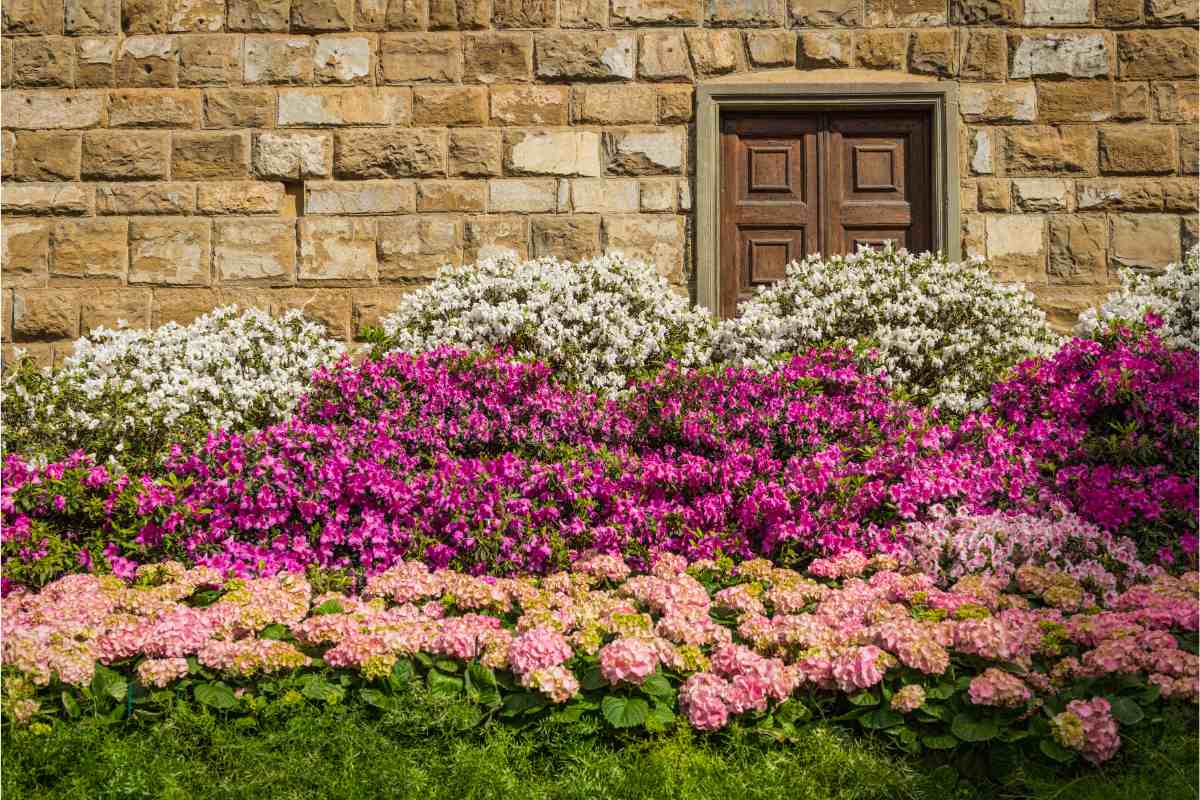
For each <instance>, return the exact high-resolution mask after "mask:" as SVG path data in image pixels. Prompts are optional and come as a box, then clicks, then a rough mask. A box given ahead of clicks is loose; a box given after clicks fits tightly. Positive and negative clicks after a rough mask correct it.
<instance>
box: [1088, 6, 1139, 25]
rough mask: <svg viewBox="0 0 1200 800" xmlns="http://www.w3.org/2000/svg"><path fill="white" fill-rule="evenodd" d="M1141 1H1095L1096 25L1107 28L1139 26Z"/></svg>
mask: <svg viewBox="0 0 1200 800" xmlns="http://www.w3.org/2000/svg"><path fill="white" fill-rule="evenodd" d="M1144 5H1145V3H1144V2H1143V0H1096V24H1097V25H1101V26H1104V27H1109V28H1118V27H1125V26H1129V25H1139V24H1141V22H1142V8H1143V6H1144Z"/></svg>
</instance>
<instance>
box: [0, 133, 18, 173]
mask: <svg viewBox="0 0 1200 800" xmlns="http://www.w3.org/2000/svg"><path fill="white" fill-rule="evenodd" d="M16 149H17V136H16V134H14V133H13V132H12V131H0V177H3V178H4V179H6V180H7V179H8V178H11V177H12V176H13V152H14V151H15V150H16Z"/></svg>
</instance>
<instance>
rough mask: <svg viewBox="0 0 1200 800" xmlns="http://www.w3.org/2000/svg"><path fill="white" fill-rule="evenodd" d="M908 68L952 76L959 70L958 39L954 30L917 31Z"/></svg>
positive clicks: (946, 76) (926, 73)
mask: <svg viewBox="0 0 1200 800" xmlns="http://www.w3.org/2000/svg"><path fill="white" fill-rule="evenodd" d="M908 69H909V71H910V72H916V73H920V74H924V75H938V76H941V77H944V78H948V77H951V76H953V75H955V74H956V73H957V72H958V39H957V36H956V34H955V32H954V31H949V30H935V31H916V32H915V33H914V34H913V41H912V52H911V54H910V55H909V59H908Z"/></svg>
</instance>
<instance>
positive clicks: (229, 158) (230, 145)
mask: <svg viewBox="0 0 1200 800" xmlns="http://www.w3.org/2000/svg"><path fill="white" fill-rule="evenodd" d="M249 175H250V134H249V133H245V132H234V133H176V134H174V136H173V137H172V140H171V177H173V178H184V179H188V178H193V179H195V178H200V179H207V178H245V177H249Z"/></svg>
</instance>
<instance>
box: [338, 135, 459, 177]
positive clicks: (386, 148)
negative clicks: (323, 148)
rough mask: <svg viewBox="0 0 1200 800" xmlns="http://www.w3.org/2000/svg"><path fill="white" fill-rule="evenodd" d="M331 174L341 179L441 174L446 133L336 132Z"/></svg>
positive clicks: (444, 155)
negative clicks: (332, 172)
mask: <svg viewBox="0 0 1200 800" xmlns="http://www.w3.org/2000/svg"><path fill="white" fill-rule="evenodd" d="M333 171H334V174H335V175H337V176H338V177H344V178H411V177H422V176H431V175H433V176H436V175H443V174H445V171H446V132H445V131H439V130H395V129H392V130H378V131H374V130H349V131H338V132H337V134H336V135H335V136H334V144H333Z"/></svg>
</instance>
